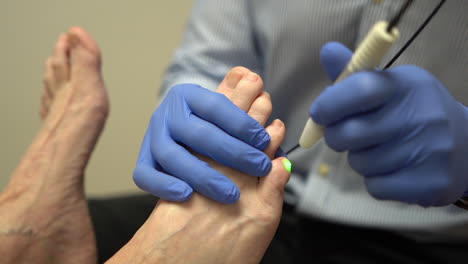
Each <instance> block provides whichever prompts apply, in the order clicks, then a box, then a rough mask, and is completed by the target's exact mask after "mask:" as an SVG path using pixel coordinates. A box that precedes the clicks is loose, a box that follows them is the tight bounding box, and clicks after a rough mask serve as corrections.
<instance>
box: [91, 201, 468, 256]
mask: <svg viewBox="0 0 468 264" xmlns="http://www.w3.org/2000/svg"><path fill="white" fill-rule="evenodd" d="M156 202H157V198H155V197H153V196H151V195H134V196H125V197H115V198H108V199H92V200H90V201H89V205H90V212H91V217H92V220H93V223H94V228H95V230H96V237H97V244H98V252H99V263H103V262H105V261H106V260H107V259H109V258H110V257H111V256H112V255H114V254H115V253H116V252H117V251H118V250H119V249H120V248H121V247H122V246H123V245H125V243H126V242H128V241H129V240H130V239H131V238H132V236H133V234H134V233H135V232H136V231H137V230H138V228H139V227H140V226H141V225H142V224H143V223H144V222H145V220H146V219H147V218H148V216H149V215H150V213H151V211H152V210H153V208H154V206H155V204H156ZM261 263H262V264H280V263H281V264H285V263H335V264H338V263H340V264H341V263H347V264H352V263H359V264H367V263H395V264H399V263H401V264H422V263H424V264H426V263H428V264H432V263H434V264H436V263H441V264H442V263H443V264H446V263H450V264H457V263H464V264H466V263H468V241H459V242H430V243H423V242H416V241H412V240H410V239H408V238H407V237H405V236H401V235H399V234H395V233H392V232H388V231H383V230H378V229H367V228H357V227H352V226H346V225H338V224H334V223H328V222H323V221H320V220H316V219H310V218H308V217H305V216H301V215H298V214H296V212H295V210H294V208H292V207H291V206H288V205H285V206H284V210H283V216H282V219H281V223H280V226H279V228H278V230H277V232H276V235H275V238H274V239H273V241H272V243H271V245H270V247H269V249H268V250H267V252H266V254H265V256H264V258H263V260H262V262H261Z"/></svg>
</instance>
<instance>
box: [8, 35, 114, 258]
mask: <svg viewBox="0 0 468 264" xmlns="http://www.w3.org/2000/svg"><path fill="white" fill-rule="evenodd" d="M100 60H101V58H100V52H99V49H98V46H97V44H96V42H95V41H94V40H93V39H92V38H91V36H89V34H88V33H87V32H85V31H84V30H83V29H81V28H78V27H74V28H72V29H70V31H69V32H68V33H66V34H63V35H61V36H60V38H59V40H58V41H57V43H56V46H55V48H54V51H53V54H52V56H51V57H50V58H49V59H48V60H47V63H46V71H45V78H44V88H43V97H42V102H41V117H42V119H43V124H42V128H41V130H40V131H39V133H38V134H37V136H36V138H35V140H34V141H33V143H32V144H31V146H30V148H29V149H28V151H27V152H26V154H25V155H24V157H23V159H22V161H21V162H20V164H19V166H18V167H17V169H16V170H15V172H14V173H13V175H12V177H11V179H10V182H9V184H8V186H7V187H6V189H5V190H4V192H3V193H1V195H0V216H1V217H0V256H2V258H3V261H5V263H96V261H97V253H96V245H95V238H94V231H93V228H92V225H91V221H90V217H89V212H88V207H87V202H86V200H85V193H84V171H85V168H86V165H87V163H88V160H89V157H90V156H91V153H92V151H93V149H94V146H95V144H96V142H97V140H98V138H99V135H100V134H101V132H102V129H103V127H104V124H105V121H106V119H107V115H108V112H109V101H108V97H107V92H106V89H105V86H104V82H103V79H102V76H101V68H100V67H101V61H100ZM2 263H3V262H2Z"/></svg>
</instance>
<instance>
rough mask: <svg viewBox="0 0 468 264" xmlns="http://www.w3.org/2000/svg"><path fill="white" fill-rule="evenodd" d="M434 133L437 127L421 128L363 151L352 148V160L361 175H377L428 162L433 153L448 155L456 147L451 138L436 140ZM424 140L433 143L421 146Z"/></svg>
mask: <svg viewBox="0 0 468 264" xmlns="http://www.w3.org/2000/svg"><path fill="white" fill-rule="evenodd" d="M433 133H434V131H433V130H427V129H421V130H418V131H414V132H413V133H411V134H408V135H406V136H398V137H396V138H395V139H394V140H391V141H388V142H386V143H385V144H380V145H378V146H375V147H371V148H368V149H364V150H362V151H350V152H349V154H348V161H349V164H350V166H351V168H353V169H354V170H356V171H357V172H359V173H360V174H361V175H364V176H366V177H376V176H379V175H385V174H390V173H392V172H396V171H400V170H402V169H404V168H407V167H411V166H412V165H414V164H420V163H423V162H426V159H428V158H429V157H431V156H436V155H448V154H447V153H449V152H451V151H452V149H451V146H452V145H453V144H452V142H451V140H450V139H449V138H445V139H439V140H437V141H436V142H434V140H433ZM415 138H417V140H415ZM421 142H431V144H430V145H427V146H426V147H421ZM441 157H442V156H441Z"/></svg>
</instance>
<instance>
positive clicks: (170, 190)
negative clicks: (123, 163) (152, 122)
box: [133, 126, 193, 202]
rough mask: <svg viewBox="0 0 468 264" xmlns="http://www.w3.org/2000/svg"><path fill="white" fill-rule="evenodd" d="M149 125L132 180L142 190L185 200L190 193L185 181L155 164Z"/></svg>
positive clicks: (172, 198) (170, 199)
mask: <svg viewBox="0 0 468 264" xmlns="http://www.w3.org/2000/svg"><path fill="white" fill-rule="evenodd" d="M151 133H152V130H151V126H150V127H149V129H148V130H147V132H146V134H145V137H144V138H143V143H142V144H141V148H140V153H139V154H138V161H137V165H136V167H135V169H134V171H133V181H134V182H135V184H136V185H137V186H138V187H139V188H140V189H142V190H144V191H147V192H150V193H151V194H153V195H155V196H157V197H159V198H161V199H164V200H169V201H178V202H181V201H186V200H187V199H188V198H190V196H191V195H192V192H193V190H192V188H191V187H190V186H189V185H188V184H187V183H185V182H183V181H181V180H179V179H177V178H175V177H173V176H171V175H168V174H166V173H164V172H162V171H159V170H158V169H160V166H159V165H158V164H156V162H155V161H154V160H153V158H152V155H151V149H150V143H149V141H150V135H151Z"/></svg>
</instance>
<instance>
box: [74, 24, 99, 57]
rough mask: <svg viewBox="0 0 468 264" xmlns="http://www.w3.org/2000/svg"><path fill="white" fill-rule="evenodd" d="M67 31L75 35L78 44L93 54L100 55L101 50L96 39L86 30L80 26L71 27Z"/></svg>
mask: <svg viewBox="0 0 468 264" xmlns="http://www.w3.org/2000/svg"><path fill="white" fill-rule="evenodd" d="M68 32H69V34H71V35H74V36H76V37H77V41H76V42H79V44H81V45H82V46H83V47H84V48H85V49H86V50H88V51H89V52H91V53H92V54H94V56H97V57H100V54H101V52H100V50H99V46H98V44H97V42H96V40H94V38H93V37H91V35H90V34H89V33H88V32H86V30H84V29H83V28H81V27H72V28H70V30H69V31H68Z"/></svg>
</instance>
